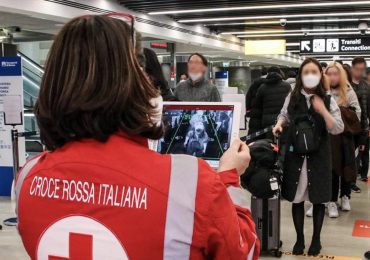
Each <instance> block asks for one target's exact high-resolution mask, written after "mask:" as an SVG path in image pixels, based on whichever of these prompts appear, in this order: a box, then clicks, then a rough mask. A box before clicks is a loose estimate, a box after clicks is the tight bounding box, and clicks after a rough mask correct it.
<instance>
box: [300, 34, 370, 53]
mask: <svg viewBox="0 0 370 260" xmlns="http://www.w3.org/2000/svg"><path fill="white" fill-rule="evenodd" d="M369 51H370V38H367V37H357V38H330V39H304V40H301V41H300V53H301V54H309V53H321V54H323V53H324V54H325V53H329V54H335V53H368V52H369Z"/></svg>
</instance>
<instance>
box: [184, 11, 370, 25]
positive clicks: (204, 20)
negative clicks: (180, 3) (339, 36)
mask: <svg viewBox="0 0 370 260" xmlns="http://www.w3.org/2000/svg"><path fill="white" fill-rule="evenodd" d="M362 15H370V12H349V13H347V12H342V13H312V14H307V13H305V14H281V15H261V16H236V17H215V18H202V19H181V20H179V21H178V22H180V23H201V22H214V21H238V20H263V19H265V20H266V19H280V18H285V19H287V18H306V17H323V16H329V17H335V16H337V17H341V16H362Z"/></svg>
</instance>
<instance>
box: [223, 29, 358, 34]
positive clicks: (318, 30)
mask: <svg viewBox="0 0 370 260" xmlns="http://www.w3.org/2000/svg"><path fill="white" fill-rule="evenodd" d="M332 31H358V28H323V29H299V30H258V31H257V30H256V31H241V32H223V33H221V34H261V33H285V32H286V33H297V32H302V33H307V32H332Z"/></svg>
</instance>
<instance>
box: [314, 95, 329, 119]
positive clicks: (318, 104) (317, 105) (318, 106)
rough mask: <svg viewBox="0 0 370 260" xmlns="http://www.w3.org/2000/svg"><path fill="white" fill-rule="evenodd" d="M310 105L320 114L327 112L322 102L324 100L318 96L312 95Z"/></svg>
mask: <svg viewBox="0 0 370 260" xmlns="http://www.w3.org/2000/svg"><path fill="white" fill-rule="evenodd" d="M312 106H313V108H314V110H315V111H316V112H317V113H319V114H320V115H322V116H323V115H324V113H326V112H328V110H327V109H326V106H325V104H324V101H322V99H321V98H320V97H319V96H316V95H315V96H313V98H312Z"/></svg>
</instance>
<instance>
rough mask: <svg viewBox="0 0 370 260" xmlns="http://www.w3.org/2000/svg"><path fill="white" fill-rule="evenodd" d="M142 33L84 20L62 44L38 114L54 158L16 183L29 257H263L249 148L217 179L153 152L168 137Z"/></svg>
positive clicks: (105, 20) (63, 34) (193, 164)
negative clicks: (151, 143)
mask: <svg viewBox="0 0 370 260" xmlns="http://www.w3.org/2000/svg"><path fill="white" fill-rule="evenodd" d="M132 35H133V28H132V25H131V26H129V25H128V24H127V23H125V22H124V21H122V20H120V19H115V18H112V17H109V16H106V15H99V16H95V15H86V16H83V17H77V18H74V19H73V20H71V21H70V22H68V23H67V24H66V25H65V26H64V27H63V28H62V29H61V31H60V32H59V34H58V35H57V36H56V37H55V40H54V42H53V45H52V47H51V49H50V53H49V57H48V60H47V62H46V66H45V74H44V76H43V78H42V82H41V86H40V95H39V98H38V100H37V103H36V108H35V116H36V118H37V121H38V124H39V126H40V134H41V139H42V141H43V143H44V144H45V146H46V147H47V149H48V150H49V151H47V152H44V153H42V154H40V155H39V156H37V157H35V158H33V159H32V160H30V161H29V162H28V163H27V164H26V165H25V167H24V168H23V169H22V170H21V171H20V173H19V174H18V178H17V183H16V194H17V213H18V221H19V223H18V230H19V233H20V235H21V237H22V241H23V244H24V246H25V249H26V250H27V252H28V254H29V256H30V258H31V259H82V258H84V259H247V258H248V259H252V258H253V260H257V259H258V255H259V242H258V239H256V234H255V227H254V223H253V221H252V218H251V214H250V211H249V210H248V208H247V205H246V201H245V194H244V191H243V190H242V189H241V188H240V187H239V175H240V174H243V173H244V171H245V170H246V168H247V167H248V164H249V160H250V155H249V150H248V146H247V145H246V144H245V143H243V142H241V141H240V140H236V141H235V142H233V144H232V145H231V147H230V148H229V149H228V150H227V151H226V152H225V153H224V154H223V156H222V157H221V159H220V167H219V171H220V172H219V173H216V172H215V171H214V170H213V169H212V168H210V166H209V165H208V164H207V163H206V162H204V161H203V160H201V159H198V158H196V157H192V156H184V155H162V154H159V153H156V152H155V151H152V150H150V149H149V147H148V138H149V139H155V140H158V139H160V138H161V137H162V136H163V126H162V123H161V119H162V114H161V111H162V107H161V102H160V101H161V98H160V97H159V91H158V89H156V88H155V87H154V86H153V84H152V83H151V82H149V80H148V77H147V76H146V75H145V74H144V73H143V71H142V69H141V68H140V66H139V63H138V61H137V58H136V55H135V51H134V48H133V39H132ZM68 248H69V250H68Z"/></svg>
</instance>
